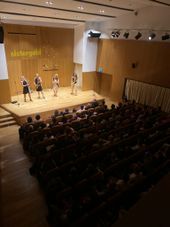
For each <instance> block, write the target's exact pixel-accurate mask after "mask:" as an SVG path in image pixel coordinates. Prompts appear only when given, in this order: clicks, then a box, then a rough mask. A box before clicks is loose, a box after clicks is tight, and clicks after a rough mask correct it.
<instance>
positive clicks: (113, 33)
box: [112, 31, 120, 38]
mask: <svg viewBox="0 0 170 227" xmlns="http://www.w3.org/2000/svg"><path fill="white" fill-rule="evenodd" d="M119 35H120V32H119V31H116V32H112V37H113V38H118V37H119Z"/></svg>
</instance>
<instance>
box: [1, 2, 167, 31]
mask: <svg viewBox="0 0 170 227" xmlns="http://www.w3.org/2000/svg"><path fill="white" fill-rule="evenodd" d="M50 2H51V3H52V4H50ZM161 2H162V3H161ZM0 18H1V23H16V24H30V25H42V26H53V27H67V28H73V27H75V26H77V25H79V24H84V23H86V24H95V23H100V24H102V25H103V26H104V29H105V30H106V29H107V30H108V31H109V30H112V29H114V28H119V29H126V28H127V29H133V28H135V29H136V28H139V27H140V28H144V29H145V28H147V29H158V30H159V29H160V30H161V29H162V30H164V29H165V30H170V23H169V18H170V0H159V1H154V0H93V1H92V0H84V1H83V0H82V1H81V0H10V1H7V0H0Z"/></svg>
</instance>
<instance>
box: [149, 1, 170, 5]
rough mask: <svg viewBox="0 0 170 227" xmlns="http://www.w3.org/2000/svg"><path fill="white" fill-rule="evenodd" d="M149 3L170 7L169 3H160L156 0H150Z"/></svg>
mask: <svg viewBox="0 0 170 227" xmlns="http://www.w3.org/2000/svg"><path fill="white" fill-rule="evenodd" d="M150 1H151V2H155V3H158V4H161V5H164V6H170V4H169V3H167V2H162V1H157V0H150Z"/></svg>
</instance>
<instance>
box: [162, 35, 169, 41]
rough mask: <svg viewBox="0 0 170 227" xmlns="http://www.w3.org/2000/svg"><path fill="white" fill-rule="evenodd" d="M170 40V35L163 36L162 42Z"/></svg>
mask: <svg viewBox="0 0 170 227" xmlns="http://www.w3.org/2000/svg"><path fill="white" fill-rule="evenodd" d="M167 39H170V35H169V34H165V35H163V36H162V40H167Z"/></svg>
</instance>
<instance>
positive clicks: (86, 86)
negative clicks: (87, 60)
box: [82, 72, 96, 91]
mask: <svg viewBox="0 0 170 227" xmlns="http://www.w3.org/2000/svg"><path fill="white" fill-rule="evenodd" d="M95 78H96V72H83V74H82V90H83V91H86V90H94V81H95Z"/></svg>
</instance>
